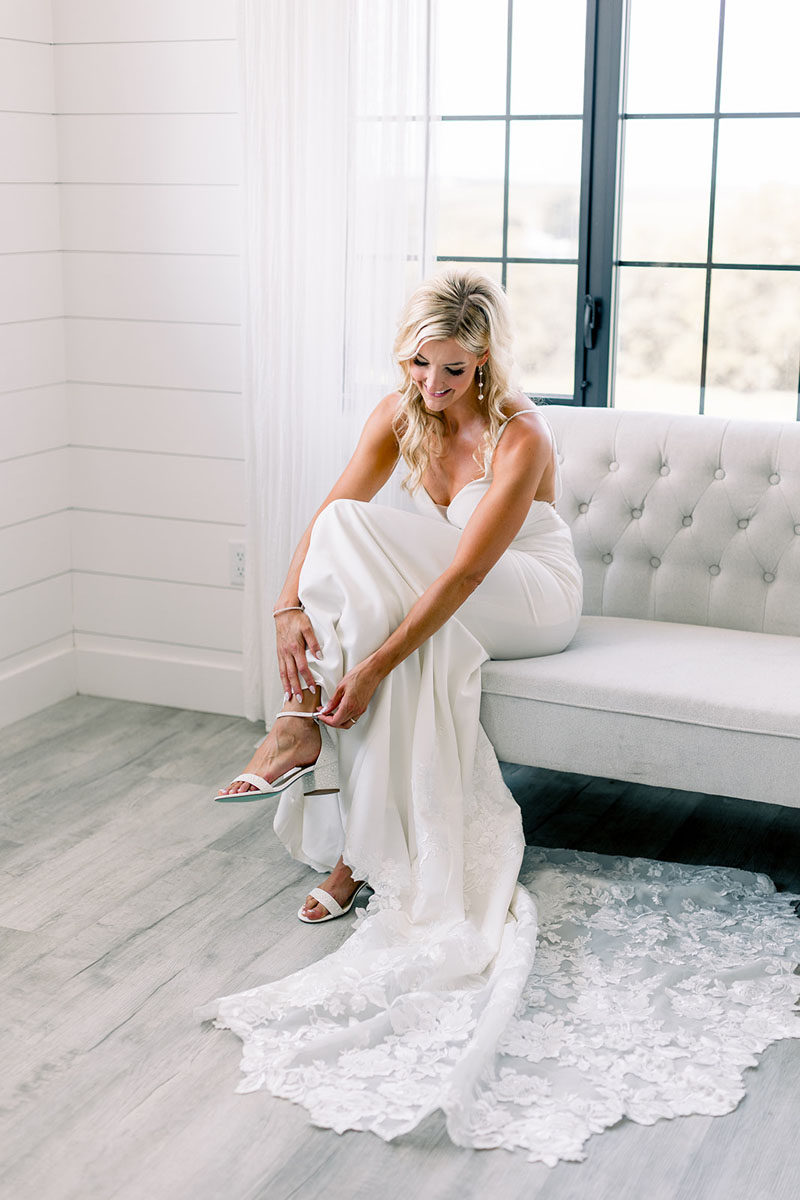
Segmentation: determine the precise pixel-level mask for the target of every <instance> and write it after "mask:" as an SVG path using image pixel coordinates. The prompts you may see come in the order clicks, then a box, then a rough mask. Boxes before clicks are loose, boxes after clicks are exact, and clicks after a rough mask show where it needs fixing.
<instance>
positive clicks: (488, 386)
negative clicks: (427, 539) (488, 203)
mask: <svg viewBox="0 0 800 1200" xmlns="http://www.w3.org/2000/svg"><path fill="white" fill-rule="evenodd" d="M431 338H433V339H440V340H445V339H447V338H454V339H455V341H457V342H458V344H459V345H460V346H462V347H463V348H464V350H466V351H467V352H468V353H469V354H474V355H475V356H476V357H477V358H480V357H481V356H482V355H483V354H485V353H486V351H487V350H488V352H489V357H488V358H487V360H486V362H485V363H484V365H483V375H484V382H483V402H482V408H483V410H484V413H485V416H486V421H487V428H486V432H485V433H484V436H483V440H482V442H481V444H480V445H479V446H478V447H477V449H476V451H475V461H476V463H477V465H478V466H479V467H483V469H484V470H486V469H487V467H488V464H489V461H490V458H491V454H492V451H493V450H494V447H495V444H496V442H497V437H498V434H499V432H500V426H501V425H502V423H503V421H504V420H505V414H504V412H503V404H504V402H505V401H506V400H507V399H508V398H509V397H510V396H511V395H512V394H513V393H515V392H517V393H519V392H520V391H521V388H520V387H519V384H518V382H517V380H518V367H517V364H516V361H515V359H514V355H513V352H512V345H513V341H514V332H513V324H512V319H511V310H510V307H509V303H508V299H507V297H506V294H505V292H504V291H503V289H502V288H501V287H500V285H499V284H497V283H495V282H494V280H493V279H489V278H488V276H486V275H483V274H481V272H480V271H478V270H476V269H475V268H474V267H469V266H461V265H457V266H453V267H450V268H448V269H447V270H445V271H443V272H442V273H441V274H438V275H434V276H432V277H431V278H430V279H427V280H426V281H425V282H424V283H422V284H420V286H419V287H418V288H417V289H416V291H415V292H414V293H413V295H412V296H411V297H410V299H409V300H408V301H407V303H406V306H405V308H404V309H403V312H402V313H401V315H400V319H399V321H398V326H397V336H396V337H395V340H394V346H393V352H394V356H395V359H396V360H397V364H398V366H399V367H400V370H401V372H402V381H401V383H400V384H399V386H398V389H397V390H398V392H399V394H400V404H399V405H398V408H397V412H396V414H395V417H394V421H393V427H394V431H395V434H396V436H397V441H398V444H399V447H400V453H401V455H402V457H403V459H404V461H405V463H406V465H407V466H408V468H409V470H408V474H407V475H406V477H405V479H404V480H403V487H404V488H405V489H406V490H407V491H408V492H412V493H413V492H415V491H416V490H417V488H418V487H419V486H420V483H421V481H422V476H423V475H424V474H425V471H426V470H427V468H428V465H429V463H430V460H431V458H432V457H438V456H439V455H440V454H441V453H442V451H443V449H444V444H443V441H442V431H443V429H444V418H443V417H442V416H441V414H440V413H432V412H429V411H428V410H427V409H426V407H425V402H424V400H423V398H422V394H421V392H420V390H419V388H418V387H417V385H416V383H415V382H414V380H413V379H412V377H411V371H410V364H411V361H412V359H413V358H415V357H416V355H417V354H418V353H419V348H420V346H421V345H422V344H423V342H427V341H428V340H429V339H431ZM477 378H478V370H477V368H476V370H475V379H476V380H477Z"/></svg>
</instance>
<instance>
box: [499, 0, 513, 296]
mask: <svg viewBox="0 0 800 1200" xmlns="http://www.w3.org/2000/svg"><path fill="white" fill-rule="evenodd" d="M513 27H514V0H508V24H507V41H506V113H505V126H506V140H505V152H504V153H505V159H504V163H503V249H502V251H501V255H502V266H501V268H500V270H501V276H500V282H501V285H502V287H503V289H504V290H507V282H508V186H509V174H510V162H511V37H512V33H513Z"/></svg>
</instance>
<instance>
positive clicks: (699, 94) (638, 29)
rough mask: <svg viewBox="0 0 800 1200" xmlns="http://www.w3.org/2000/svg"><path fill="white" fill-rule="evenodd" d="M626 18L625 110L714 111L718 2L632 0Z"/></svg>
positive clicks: (704, 0)
mask: <svg viewBox="0 0 800 1200" xmlns="http://www.w3.org/2000/svg"><path fill="white" fill-rule="evenodd" d="M629 22H630V41H629V45H628V86H627V97H626V104H625V111H626V112H631V113H644V112H652V113H660V112H713V111H714V96H715V92H716V85H717V42H718V38H719V0H670V2H669V4H654V3H653V0H630V7H629ZM726 34H727V24H726Z"/></svg>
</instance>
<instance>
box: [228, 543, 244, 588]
mask: <svg viewBox="0 0 800 1200" xmlns="http://www.w3.org/2000/svg"><path fill="white" fill-rule="evenodd" d="M228 575H229V578H230V582H231V583H233V584H236V586H237V587H241V586H242V585H243V584H244V542H228Z"/></svg>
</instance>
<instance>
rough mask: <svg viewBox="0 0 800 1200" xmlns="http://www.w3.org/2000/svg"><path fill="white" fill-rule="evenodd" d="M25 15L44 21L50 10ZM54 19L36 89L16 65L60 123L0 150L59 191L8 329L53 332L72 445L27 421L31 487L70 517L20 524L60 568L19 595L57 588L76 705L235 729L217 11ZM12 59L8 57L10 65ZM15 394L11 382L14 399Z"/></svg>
mask: <svg viewBox="0 0 800 1200" xmlns="http://www.w3.org/2000/svg"><path fill="white" fill-rule="evenodd" d="M3 7H4V8H5V9H6V10H10V9H14V11H15V12H16V11H17V10H19V11H20V12H22V11H23V6H22V5H21V4H8V3H6V4H5V6H2V3H1V2H0V13H2V12H3ZM32 7H34V8H35V7H40V8H41V10H42V11H41V20H42V22H44V21H45V19H46V16H47V11H46V10H47V8H48V5H46V4H45V5H39V6H37V5H36V4H34V5H33V6H32ZM24 12H25V13H26V14H30V12H31V7H27V8H25V9H24ZM52 17H53V24H52V42H53V43H54V44H53V46H52V47H50V46H48V45H42V46H38V47H31V50H32V52H38V53H40V54H41V55H43V56H45V58H44V60H43V61H45V62H51V63H52V68H51V74H50V75H49V76H48V75H47V71H46V69H45V68H44V67H39V68H37V70H38V74H36V73H35V72H32V70H31V66H30V62H28V63H27V64H26V65H21V66H20V67H19V77H20V80H22V79H23V78H24V81H25V82H24V86H23V85H22V83H21V84H20V87H19V88H18V91H19V92H20V94H21V95H23V96H24V98H25V105H26V107H27V108H30V107H31V105H30V104H29V93H31V89H32V87H33V83H32V80H33V79H40V84H39V86H40V89H46V86H47V80H48V79H50V86H51V87H52V86H53V81H54V93H55V105H54V106H53V105H52V104H51V105H50V111H55V112H56V113H57V114H58V115H57V116H56V118H55V120H54V119H53V118H52V117H28V118H26V119H27V120H28V121H37V122H39V123H40V125H41V129H42V133H41V140H42V145H41V146H40V147H39V148H38V149H36V148H35V144H34V148H33V149H32V148H31V144H30V142H29V135H28V131H27V130H25V129H22V130H20V132H19V134H18V140H19V146H20V149H19V152H18V154H19V156H22V155H23V153H25V154H27V156H28V159H29V160H30V161H29V162H28V161H27V160H26V166H27V169H28V171H29V173H30V172H33V171H38V172H39V173H42V172H46V171H47V170H48V169H49V170H50V171H51V174H49V175H47V178H50V179H52V178H58V180H59V187H58V189H57V190H58V192H59V200H60V225H61V233H60V249H61V253H60V254H59V253H58V252H57V247H56V246H51V247H48V249H49V250H50V254H49V255H38V256H36V257H37V258H40V259H43V260H52V261H51V263H50V268H49V269H48V267H47V266H46V265H44V264H41V265H38V266H37V271H36V273H35V275H32V274H31V271H30V263H31V261H32V259H33V257H34V256H32V255H30V254H28V255H25V256H24V257H26V258H27V260H28V265H27V267H25V266H23V267H22V268H20V271H21V272H27V281H26V284H25V287H24V288H23V289H22V292H21V295H20V294H19V290H18V292H17V299H16V300H15V301H12V302H11V308H12V310H14V308H15V306H16V310H17V311H16V320H19V319H20V318H19V315H18V314H19V309H20V306H21V304H22V299H23V297H24V301H25V306H26V319H28V320H30V318H29V317H27V310H28V309H29V308H30V307H31V306H32V305H38V308H35V309H34V310H33V311H35V313H36V316H37V317H41V316H43V315H47V316H51V312H52V319H51V320H48V321H42V320H40V319H39V320H37V321H36V323H35V324H28V325H27V326H23V325H19V324H17V325H16V326H14V327H13V328H14V329H15V330H16V331H19V330H25V329H27V330H35V331H37V332H38V336H39V337H40V338H41V337H44V336H45V333H44V330H45V329H47V330H48V336H49V337H50V339H51V340H52V339H54V338H55V336H56V332H57V331H60V329H61V324H62V323H61V320H60V314H61V313H62V312H63V314H64V318H65V320H64V322H63V325H64V331H65V347H66V349H65V361H64V362H63V366H61V369H60V371H59V366H60V364H61V362H62V360H60V359H59V358H58V357H57V355H56V352H55V351H54V350H52V349H51V350H50V352H49V357H47V359H46V360H45V359H44V358H43V357H42V356H41V355H40V353H39V349H38V346H39V344H38V343H37V344H36V346H35V347H32V348H31V350H30V352H29V361H37V362H38V364H39V368H38V369H39V371H40V372H41V371H42V370H44V369H45V361H46V364H47V367H48V369H49V370H50V371H51V372H55V375H54V379H56V380H61V379H64V380H66V384H65V385H58V386H56V387H55V388H54V389H52V390H53V398H52V399H51V404H52V405H54V406H56V405H57V401H58V402H59V403H60V404H61V408H60V409H59V412H60V416H61V426H60V429H61V435H60V436H61V440H60V442H59V445H61V446H64V445H65V443H67V442H68V443H69V447H70V448H69V449H62V450H60V451H53V452H50V453H49V454H44V453H43V450H44V447H42V445H41V444H40V442H41V438H42V436H43V432H44V429H45V428H47V427H48V426H49V425H51V424H52V422H51V421H49V420H48V419H47V418H46V417H45V416H44V414H42V417H41V420H39V419H37V418H36V417H31V418H30V422H31V424H32V425H33V426H35V427H36V429H37V431H38V432H37V434H36V437H37V438H38V439H39V440H38V441H37V442H36V449H37V450H38V451H39V453H38V454H37V455H36V458H38V460H39V463H40V464H42V463H43V462H44V461H45V459H46V460H47V462H48V472H49V471H51V470H52V467H51V465H50V460H53V459H55V458H58V456H59V455H60V456H61V457H62V460H63V462H62V470H61V475H60V476H59V477H58V478H59V479H60V481H61V486H62V488H64V489H68V493H69V504H68V507H69V509H70V511H69V513H64V512H63V509H64V507H67V506H65V505H64V503H63V496H62V503H61V509H62V511H61V512H60V513H59V514H57V515H56V516H55V517H49V518H47V519H46V520H42V521H40V522H39V524H41V525H42V526H43V527H45V526H46V525H47V521H51V522H52V521H56V520H62V521H64V520H66V519H68V520H69V534H70V537H71V566H72V575H71V577H70V575H69V574H68V573H67V572H68V567H69V565H70V564H69V563H68V562H66V561H65V562H64V564H63V567H62V570H63V571H64V574H63V575H61V576H59V578H58V579H52V580H48V583H47V584H40V585H38V586H39V587H43V586H44V587H50V588H55V587H56V586H57V585H58V584H59V583H60V584H61V586H62V588H63V589H65V590H64V596H65V601H64V604H65V606H67V607H68V606H69V604H70V584H71V604H72V618H71V622H68V623H67V626H66V628H74V643H75V663H74V669H75V671H76V676H75V680H76V687H77V690H78V691H79V692H83V693H89V694H93V695H103V696H114V697H119V698H124V699H132V700H144V701H150V702H154V703H162V704H175V705H180V706H186V707H192V708H198V709H204V710H207V711H216V712H230V713H240V712H241V711H242V696H241V611H242V591H241V588H239V587H235V586H232V585H231V584H230V582H229V578H228V542H229V541H230V540H242V539H243V534H244V528H243V522H244V488H243V444H242V416H241V399H240V357H241V355H240V329H239V311H238V303H239V251H240V201H241V198H240V189H239V182H240V157H241V149H240V147H241V142H240V126H239V117H238V113H237V109H238V98H239V97H238V83H237V77H236V41H235V39H236V0H170V2H169V3H163V0H139V2H138V3H136V4H130V3H129V2H128V0H54V3H53V10H52ZM19 20H20V22H22V23H24V21H23V18H22V17H20V18H19ZM9 23H10V22H9V19H8V16H7V15H6V17H5V25H6V26H7V25H9ZM41 29H42V30H44V29H45V25H44V24H42V25H41ZM0 33H3V34H5V33H6V29H5V28H2V29H0ZM20 36H21V35H20ZM40 38H41V41H43V42H46V41H47V35H46V33H42V32H40ZM3 44H5V43H3ZM18 54H19V43H17V44H16V46H15V48H14V50H13V51H12V52H11V53H10V54H9V58H14V59H15V60H16V61H19V59H18V58H17V56H18ZM31 61H32V60H31ZM37 61H38V60H37ZM45 94H46V92H45V91H44V90H42V95H45ZM0 106H1V105H0ZM20 106H21V105H20ZM15 119H16V120H18V121H19V120H22V118H15ZM47 122H49V123H50V124H49V126H48V125H47V124H46V123H47ZM53 125H55V127H56V129H55V130H54V131H52V132H50V134H49V140H47V137H48V135H47V134H46V133H45V129H46V128H49V129H51V130H52V127H53ZM37 128H38V127H37ZM23 146H25V147H26V149H25V151H24V152H23ZM56 147H57V161H58V174H57V176H56V175H55V174H53V173H52V162H53V156H54V155H55V153H56ZM48 155H49V156H50V157H48ZM18 169H20V168H18ZM34 177H35V178H38V177H39V176H38V175H36V176H34ZM26 178H27V176H26ZM28 190H29V191H30V190H32V189H31V188H30V187H29V189H28ZM51 190H55V189H51ZM25 204H26V200H25V199H20V201H19V212H20V213H21V211H22V208H23V207H24V205H25ZM45 217H46V211H43V212H42V214H41V216H40V218H39V224H40V225H41V226H42V227H43V228H44V225H45ZM26 220H27V221H28V222H29V223H30V221H32V220H33V217H32V216H31V215H30V214H29V215H28V217H27V218H26ZM26 227H27V226H26ZM37 229H38V226H37ZM31 236H32V235H31ZM43 236H44V234H42V237H43ZM3 248H4V249H5V248H6V247H3ZM37 249H41V247H40V246H38V245H37ZM22 257H23V256H21V255H19V254H11V255H10V256H8V257H7V258H6V260H5V261H7V262H14V261H15V260H16V259H17V258H22ZM62 278H63V307H62V308H59V302H60V293H59V294H58V295H56V294H55V293H54V288H56V286H58V288H59V289H60V288H61V280H62ZM0 292H1V293H2V296H11V295H13V289H12V287H11V286H10V285H9V286H8V287H6V286H3V288H2V289H0ZM47 304H50V305H51V308H49V309H48V308H46V305H47ZM53 305H54V307H52V306H53ZM5 328H8V327H5ZM0 336H2V335H0ZM32 336H35V334H28V337H29V338H30V337H32ZM13 337H14V338H15V339H18V338H19V332H16V333H14V335H13ZM48 344H49V343H48ZM18 355H19V351H18V352H17V356H18ZM17 373H18V374H19V370H18V372H17ZM24 378H25V379H26V382H25V383H23V384H17V383H15V384H14V385H12V386H16V387H22V386H25V387H27V388H30V387H31V382H27V376H24ZM34 382H36V383H41V382H45V381H44V380H39V379H38V378H37V379H36V380H35V381H34ZM48 382H49V379H48ZM32 394H33V393H32V392H26V393H25V396H26V401H27V397H28V396H30V395H32ZM4 399H6V400H7V399H9V398H8V397H4ZM12 401H13V398H12ZM18 404H19V396H18V395H17V405H18ZM14 408H15V406H14V405H13V403H12V404H11V405H10V407H9V412H10V416H9V421H10V422H11V427H12V429H13V430H14V431H15V434H14V436H15V437H16V438H18V436H19V432H20V429H21V424H20V418H19V415H18V414H17V416H16V417H15V416H14ZM65 412H66V419H68V422H69V425H68V435H67V434H66V432H65V428H64V425H65ZM12 440H13V439H12ZM15 453H17V454H19V453H20V451H19V450H16V451H15ZM3 457H5V454H3ZM9 466H14V464H4V466H3V467H2V468H0V470H7V469H8V467H9ZM17 469H19V464H17ZM28 470H29V472H31V473H33V474H35V473H36V467H35V466H32V467H29V468H28ZM55 486H56V479H55V478H54V480H53V482H52V484H51V488H54V487H55ZM51 503H52V501H51ZM49 511H53V510H51V509H48V512H49ZM31 527H32V525H31V524H29V525H28V526H27V527H26V528H31ZM9 533H10V531H5V530H4V531H2V532H0V537H3V536H8V535H9ZM40 536H41V537H44V536H45V535H44V533H42V534H41V535H40ZM52 537H53V535H51V539H52ZM3 557H4V558H5V556H3ZM29 557H30V555H29ZM47 574H48V575H52V574H54V572H53V571H52V570H49V571H48V572H47ZM9 599H10V596H3V597H0V605H2V604H3V603H4V602H6V601H8V600H9ZM18 603H19V604H21V605H22V606H24V605H25V601H18ZM53 603H54V602H53ZM65 611H66V610H65ZM37 629H38V627H37ZM61 632H63V630H62V631H61ZM52 634H55V629H53V631H52ZM26 637H27V638H28V640H27V641H26V642H25V643H24V644H25V645H26V646H27V645H30V644H32V643H31V639H30V635H29V634H26ZM42 640H43V635H42V634H41V633H39V641H42ZM70 642H71V635H70ZM14 648H15V649H17V650H18V649H21V648H22V645H21V644H20V645H19V646H15V647H14ZM3 653H8V651H6V650H4V648H3V647H2V645H1V644H0V655H2V654H3ZM8 661H10V660H7V662H8ZM7 662H3V663H0V671H2V669H3V668H4V667H5V666H6V665H7ZM71 690H75V688H72V689H71ZM67 694H68V693H67ZM58 698H60V696H58V695H53V696H52V697H51V696H49V695H48V696H45V697H44V698H42V699H41V702H40V703H39V704H38V705H36V707H41V706H42V705H43V704H45V703H50V702H52V699H58ZM29 711H30V710H29ZM17 715H24V714H22V713H19V714H17ZM0 719H1V717H0ZM7 719H11V718H8V717H7Z"/></svg>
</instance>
